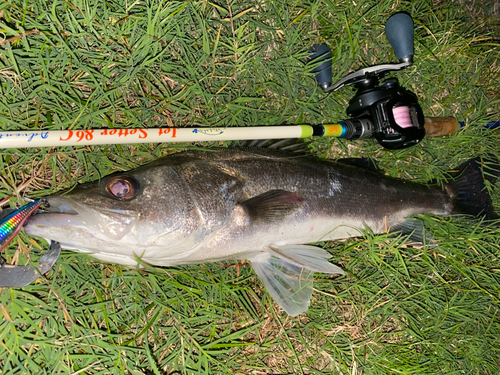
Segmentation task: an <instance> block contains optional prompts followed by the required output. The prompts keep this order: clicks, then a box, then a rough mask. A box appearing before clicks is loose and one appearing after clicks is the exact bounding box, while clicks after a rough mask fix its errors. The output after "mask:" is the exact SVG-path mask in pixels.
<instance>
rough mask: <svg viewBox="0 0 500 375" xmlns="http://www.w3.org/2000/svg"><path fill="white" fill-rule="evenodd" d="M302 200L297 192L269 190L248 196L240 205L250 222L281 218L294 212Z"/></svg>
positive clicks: (270, 220)
mask: <svg viewBox="0 0 500 375" xmlns="http://www.w3.org/2000/svg"><path fill="white" fill-rule="evenodd" d="M303 201H304V199H303V198H301V197H300V196H299V195H298V194H297V193H294V192H290V191H286V190H269V191H267V192H265V193H263V194H260V195H257V196H256V197H253V198H250V199H248V200H246V201H244V202H242V203H240V205H241V206H242V207H243V208H244V209H245V211H246V212H247V214H248V216H249V218H250V220H251V221H252V222H259V221H264V222H272V221H277V220H281V219H283V218H284V217H286V216H288V215H290V214H292V213H293V212H295V211H296V210H297V209H298V208H300V206H301V205H302V202H303Z"/></svg>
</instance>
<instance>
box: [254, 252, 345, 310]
mask: <svg viewBox="0 0 500 375" xmlns="http://www.w3.org/2000/svg"><path fill="white" fill-rule="evenodd" d="M329 257H330V254H328V252H326V251H325V250H323V249H320V248H318V247H314V246H307V245H287V246H273V247H272V248H270V249H269V251H263V252H258V253H254V254H252V255H251V256H249V260H250V262H251V264H252V266H253V268H254V270H255V273H256V274H257V275H258V276H259V277H260V278H261V279H262V281H264V284H265V286H266V289H267V291H268V292H269V294H270V295H271V297H273V299H274V300H275V301H276V302H277V303H278V305H280V307H281V308H282V309H283V310H285V312H286V313H287V314H289V315H291V316H297V315H299V314H302V313H303V312H305V311H307V308H308V307H309V303H310V301H311V297H312V291H313V280H314V271H319V272H325V273H337V274H344V273H345V272H344V271H343V270H342V269H341V268H339V267H337V266H335V265H333V264H331V263H329V262H328V261H327V259H328V258H329Z"/></svg>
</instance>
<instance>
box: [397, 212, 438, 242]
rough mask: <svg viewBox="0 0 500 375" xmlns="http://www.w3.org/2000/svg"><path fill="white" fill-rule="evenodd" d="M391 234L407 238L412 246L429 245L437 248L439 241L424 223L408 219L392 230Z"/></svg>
mask: <svg viewBox="0 0 500 375" xmlns="http://www.w3.org/2000/svg"><path fill="white" fill-rule="evenodd" d="M390 231H391V233H393V234H395V235H401V236H405V237H407V240H408V241H409V242H410V245H427V246H432V247H435V246H437V245H438V244H437V241H436V240H435V238H434V237H433V236H432V235H431V234H430V233H429V232H428V231H427V230H426V229H425V227H424V223H423V222H421V221H420V220H417V219H406V220H405V221H403V222H402V223H400V224H397V225H395V226H393V227H392V228H391V229H390Z"/></svg>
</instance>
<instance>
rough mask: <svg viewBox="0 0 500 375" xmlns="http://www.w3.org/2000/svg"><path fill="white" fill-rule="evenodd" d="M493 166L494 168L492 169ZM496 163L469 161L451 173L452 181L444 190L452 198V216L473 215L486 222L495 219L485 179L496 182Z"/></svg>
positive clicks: (477, 160)
mask: <svg viewBox="0 0 500 375" xmlns="http://www.w3.org/2000/svg"><path fill="white" fill-rule="evenodd" d="M492 166H494V167H492ZM498 167H499V165H498V161H491V160H490V161H488V160H485V159H482V158H475V159H471V160H469V161H467V162H465V163H463V164H462V165H460V166H459V167H458V168H457V171H456V172H454V173H452V174H451V175H452V177H454V180H452V181H451V182H450V183H448V184H447V185H446V186H445V188H446V190H447V191H448V193H449V194H450V195H451V197H452V201H453V210H452V212H451V213H452V214H462V215H473V216H476V217H484V218H485V219H486V220H493V219H497V218H498V215H497V214H496V212H495V210H494V208H493V203H492V201H491V197H490V195H489V193H488V190H487V189H486V185H485V182H484V181H485V179H486V180H488V181H490V182H491V183H494V182H496V180H498V177H499V176H500V171H499V170H498Z"/></svg>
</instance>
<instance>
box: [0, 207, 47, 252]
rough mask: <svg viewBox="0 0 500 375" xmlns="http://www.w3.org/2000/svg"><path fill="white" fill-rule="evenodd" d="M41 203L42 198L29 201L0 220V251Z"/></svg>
mask: <svg viewBox="0 0 500 375" xmlns="http://www.w3.org/2000/svg"><path fill="white" fill-rule="evenodd" d="M42 204H43V201H42V200H37V201H33V202H30V203H28V204H26V205H24V206H22V207H20V208H19V209H17V210H15V211H14V212H12V213H11V214H9V215H7V216H5V217H4V218H2V219H1V220H0V251H2V250H3V249H4V248H5V247H6V246H7V245H8V244H9V243H10V242H11V241H12V240H13V239H14V237H15V236H16V234H17V232H19V230H20V229H21V227H22V226H23V224H24V222H25V221H26V220H27V219H28V218H29V217H30V216H31V214H33V213H34V212H35V211H36V210H37V209H38V208H39V207H40V206H41V205H42Z"/></svg>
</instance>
